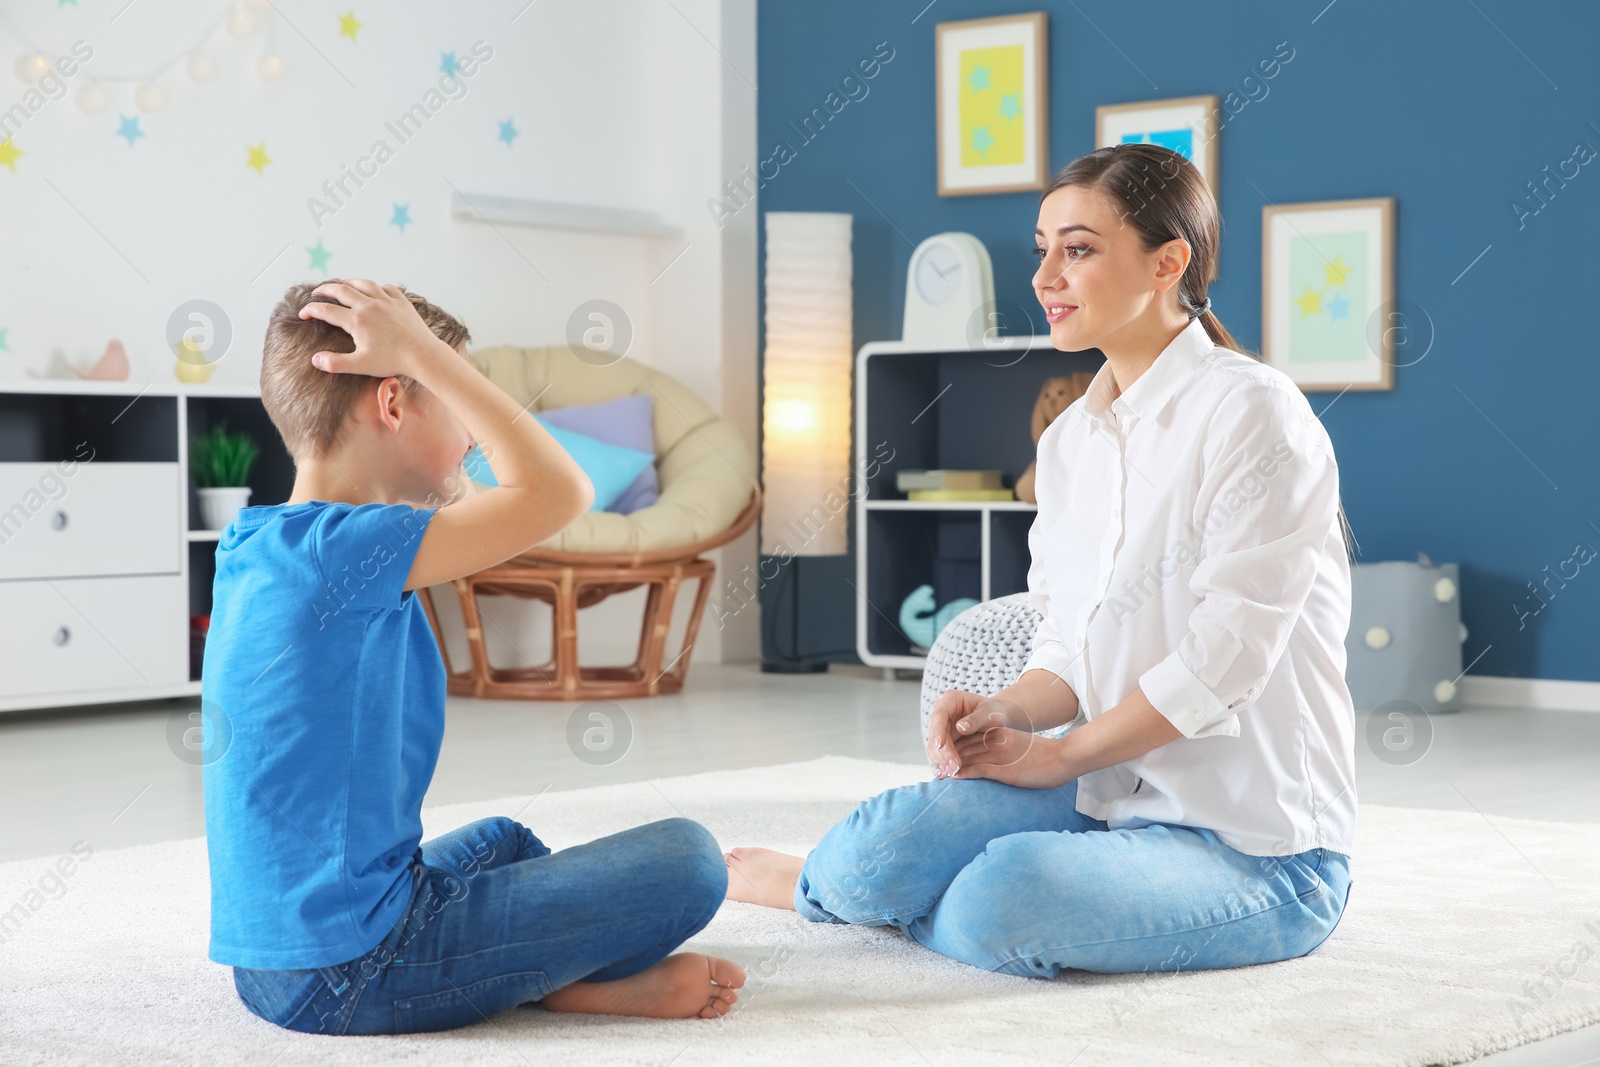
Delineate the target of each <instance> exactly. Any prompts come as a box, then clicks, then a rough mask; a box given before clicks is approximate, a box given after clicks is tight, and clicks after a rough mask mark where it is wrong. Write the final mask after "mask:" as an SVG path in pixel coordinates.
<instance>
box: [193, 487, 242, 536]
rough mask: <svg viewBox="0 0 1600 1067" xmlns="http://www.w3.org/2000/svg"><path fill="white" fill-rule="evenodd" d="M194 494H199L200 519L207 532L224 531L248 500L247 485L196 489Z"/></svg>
mask: <svg viewBox="0 0 1600 1067" xmlns="http://www.w3.org/2000/svg"><path fill="white" fill-rule="evenodd" d="M195 492H197V493H199V494H200V518H201V519H202V520H204V522H205V524H206V525H205V528H206V529H208V530H218V531H220V530H223V529H225V528H226V527H227V525H228V523H230V522H232V521H233V520H234V519H235V518H237V517H238V514H239V509H240V508H242V507H244V506H245V504H247V503H248V502H249V500H250V487H249V486H248V485H240V486H226V487H220V488H214V489H196V490H195Z"/></svg>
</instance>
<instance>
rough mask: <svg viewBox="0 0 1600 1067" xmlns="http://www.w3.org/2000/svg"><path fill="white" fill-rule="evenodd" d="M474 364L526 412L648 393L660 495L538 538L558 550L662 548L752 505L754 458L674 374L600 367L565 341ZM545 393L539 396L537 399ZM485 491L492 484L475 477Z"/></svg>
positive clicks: (505, 348)
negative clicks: (641, 504) (629, 508)
mask: <svg viewBox="0 0 1600 1067" xmlns="http://www.w3.org/2000/svg"><path fill="white" fill-rule="evenodd" d="M471 359H472V364H473V366H475V367H477V368H478V370H479V371H481V372H482V373H483V375H484V377H486V378H488V379H489V380H490V381H491V382H494V384H495V385H498V386H499V387H500V388H501V389H503V390H505V392H506V393H507V394H509V395H510V397H511V398H512V399H513V400H515V401H516V402H517V403H518V404H522V405H524V406H526V407H527V408H528V410H529V411H546V410H549V409H550V408H565V407H573V406H575V405H578V404H599V403H603V402H604V401H607V400H616V399H618V398H619V397H624V396H633V395H637V394H641V393H642V394H647V395H648V396H649V397H650V402H651V408H652V410H653V411H654V413H655V415H654V418H655V427H654V431H655V446H656V471H657V474H658V476H659V478H660V482H661V499H660V500H658V501H657V502H656V503H655V504H653V505H651V506H650V507H647V508H641V509H639V510H638V511H635V512H634V513H633V514H631V515H618V514H615V513H613V512H609V511H591V512H589V513H588V514H586V515H584V516H583V517H582V518H581V519H579V520H578V521H577V522H575V523H573V524H572V525H571V526H569V527H567V528H566V529H565V530H563V531H561V533H559V534H557V535H556V536H555V537H552V538H551V539H550V540H548V541H545V542H544V543H543V544H541V545H539V548H541V549H546V550H552V551H560V552H615V553H622V554H629V553H637V552H657V551H661V550H664V549H672V548H677V547H680V546H685V545H692V544H694V543H695V542H697V541H702V540H704V539H706V538H708V537H713V536H715V535H717V534H720V533H722V532H723V531H724V530H726V529H727V528H728V527H730V526H732V525H733V522H734V520H735V519H736V518H738V517H739V514H740V513H741V512H742V511H743V510H744V509H745V506H746V505H747V504H749V503H750V495H751V492H752V490H753V489H754V487H755V484H756V462H755V456H754V454H753V453H752V452H751V450H750V446H749V445H747V444H746V443H745V442H744V440H743V438H741V437H740V436H739V434H738V432H737V431H735V430H734V428H733V426H732V425H731V424H730V423H728V422H725V421H724V420H723V419H722V418H721V417H720V416H719V415H718V414H717V413H716V412H715V411H713V410H712V408H711V406H710V405H708V404H707V403H706V402H705V401H703V400H701V399H700V398H699V397H697V396H695V395H694V394H693V393H692V392H690V391H689V390H688V389H686V388H684V387H683V386H682V385H681V384H679V383H678V382H677V381H676V380H674V379H673V378H671V377H669V376H667V375H665V374H662V373H661V372H659V371H655V370H651V369H650V368H649V367H646V366H645V365H644V364H642V363H639V362H637V361H635V360H631V359H628V358H626V357H622V358H619V359H618V360H617V361H616V362H615V363H610V364H607V365H605V366H597V365H596V364H593V363H590V362H588V361H586V360H584V359H580V358H578V356H577V355H576V354H574V352H573V351H572V349H571V348H569V347H567V346H566V345H551V346H548V347H544V348H517V347H514V346H511V345H501V346H498V347H495V348H483V349H479V350H477V351H475V352H473V353H472V354H471ZM536 397H537V398H538V399H537V400H535V398H536ZM473 485H474V486H475V487H476V488H477V489H478V490H479V491H482V490H484V489H487V488H488V486H485V485H482V484H481V483H478V482H474V483H473Z"/></svg>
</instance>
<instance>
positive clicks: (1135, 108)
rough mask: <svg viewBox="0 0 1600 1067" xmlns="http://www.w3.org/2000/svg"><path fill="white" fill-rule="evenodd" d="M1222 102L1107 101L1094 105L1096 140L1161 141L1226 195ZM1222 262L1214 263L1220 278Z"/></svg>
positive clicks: (1213, 274) (1107, 143)
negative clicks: (1221, 170) (1220, 165)
mask: <svg viewBox="0 0 1600 1067" xmlns="http://www.w3.org/2000/svg"><path fill="white" fill-rule="evenodd" d="M1221 108H1222V103H1221V100H1220V98H1218V97H1217V96H1216V95H1215V94H1212V95H1210V96H1179V97H1174V98H1172V99H1170V100H1144V101H1140V102H1139V103H1136V104H1106V105H1104V106H1102V107H1097V108H1095V109H1094V144H1095V147H1096V148H1106V147H1109V146H1110V145H1117V144H1158V145H1160V146H1161V147H1162V148H1170V149H1172V150H1173V151H1174V152H1176V153H1178V154H1179V155H1181V156H1182V157H1183V158H1185V159H1187V160H1188V161H1189V162H1190V163H1193V164H1194V165H1195V169H1196V170H1198V171H1199V172H1200V176H1201V177H1203V178H1204V179H1205V180H1206V184H1207V185H1209V186H1210V187H1211V195H1212V196H1214V197H1216V198H1217V200H1218V201H1220V200H1221V199H1222V194H1221V193H1220V192H1219V190H1220V189H1221V188H1222V187H1221V186H1220V185H1218V184H1217V156H1218V152H1217V131H1218V129H1219V128H1220V127H1219V126H1218V124H1217V116H1218V114H1220V113H1221ZM1217 274H1218V264H1217V263H1216V262H1215V261H1213V262H1212V264H1211V277H1210V279H1208V281H1212V282H1214V281H1216V280H1217Z"/></svg>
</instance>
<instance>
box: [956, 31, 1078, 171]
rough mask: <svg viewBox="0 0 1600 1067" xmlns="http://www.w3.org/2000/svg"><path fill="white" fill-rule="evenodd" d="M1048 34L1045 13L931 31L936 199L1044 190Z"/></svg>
mask: <svg viewBox="0 0 1600 1067" xmlns="http://www.w3.org/2000/svg"><path fill="white" fill-rule="evenodd" d="M1048 30H1049V19H1048V16H1047V15H1046V14H1045V12H1043V11H1034V12H1030V13H1028V14H1023V15H1005V16H1002V17H999V18H987V19H966V20H963V21H961V22H941V23H939V24H938V26H937V27H935V29H934V48H933V52H934V86H935V123H934V124H935V127H936V129H937V131H938V134H937V142H938V157H939V195H940V196H969V195H972V194H975V193H1014V192H1023V191H1025V190H1028V189H1043V188H1044V187H1045V182H1046V180H1047V178H1048V176H1049V167H1050V159H1049V156H1050V144H1049V141H1050V135H1049V129H1050V126H1049V118H1050V93H1049V75H1048V65H1049V64H1048V60H1049V57H1048V55H1047V47H1048Z"/></svg>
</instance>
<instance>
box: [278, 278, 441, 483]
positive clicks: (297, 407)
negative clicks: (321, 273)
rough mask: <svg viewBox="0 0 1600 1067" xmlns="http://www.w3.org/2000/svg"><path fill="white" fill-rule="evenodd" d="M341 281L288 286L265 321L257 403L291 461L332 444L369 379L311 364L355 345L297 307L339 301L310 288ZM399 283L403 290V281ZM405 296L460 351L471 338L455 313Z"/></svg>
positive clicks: (411, 387) (412, 383)
mask: <svg viewBox="0 0 1600 1067" xmlns="http://www.w3.org/2000/svg"><path fill="white" fill-rule="evenodd" d="M340 280H341V279H339V278H328V279H326V280H324V281H320V282H300V283H298V284H296V285H291V286H290V287H289V288H288V290H287V291H286V292H285V293H284V294H283V299H282V300H280V301H278V306H277V307H275V308H273V309H272V315H271V317H270V318H269V319H268V320H267V336H266V341H265V343H264V344H263V346H262V353H261V402H262V404H263V405H265V407H266V409H267V414H268V415H269V416H270V417H271V418H272V423H273V425H274V426H276V427H277V428H278V433H279V434H281V435H282V436H283V443H284V445H285V446H286V447H287V448H288V449H289V454H290V455H292V456H293V457H294V460H295V463H296V464H299V463H300V462H301V461H302V460H303V459H305V458H306V456H307V455H308V454H311V455H315V454H320V453H323V452H326V451H327V450H328V449H330V448H332V447H333V445H334V442H336V441H337V440H338V439H339V434H340V432H341V431H342V430H343V429H344V424H345V416H346V415H347V414H348V412H349V410H350V405H351V404H352V403H353V402H354V401H355V400H356V399H357V397H359V396H361V395H362V394H364V393H366V392H367V391H369V390H370V389H371V388H372V385H373V382H374V379H373V378H372V377H371V376H370V375H366V374H330V373H328V372H327V371H325V370H320V369H318V368H317V367H314V366H312V364H311V357H312V356H313V355H315V354H316V353H318V352H323V351H327V352H353V351H354V350H355V347H356V346H355V341H354V340H352V339H351V337H350V335H349V334H348V333H346V332H345V331H344V330H343V329H341V328H340V327H338V326H335V325H333V324H332V323H327V322H323V321H322V320H321V319H302V318H301V317H300V309H301V308H303V307H305V306H306V305H307V304H309V303H312V302H314V301H320V302H323V303H338V301H336V300H334V299H333V298H332V297H330V296H324V295H322V294H321V293H314V292H312V290H313V289H315V288H317V287H318V286H319V285H326V284H328V282H337V281H340ZM400 288H401V290H402V291H403V292H405V286H401V287H400ZM406 297H407V298H408V299H409V300H410V301H411V303H412V306H414V307H415V308H416V309H417V314H419V315H421V316H422V321H423V322H425V323H427V324H428V328H429V329H430V330H432V331H433V332H434V335H435V336H436V337H438V338H439V340H441V341H443V342H444V343H445V344H447V345H449V346H450V347H451V348H454V349H456V350H458V351H459V350H460V349H461V347H462V346H463V345H465V344H466V343H467V342H468V341H470V340H472V335H471V334H469V333H468V332H467V328H466V326H464V325H463V324H462V323H461V320H460V319H458V318H456V317H455V316H454V315H451V314H450V313H449V312H447V311H444V310H443V309H441V308H439V307H436V306H435V305H433V304H430V303H429V302H428V301H426V300H424V299H423V298H422V297H420V296H418V295H417V294H416V293H412V292H406ZM395 377H396V378H398V379H399V381H400V383H401V384H402V385H403V386H404V387H405V391H406V392H407V393H415V392H417V391H418V390H419V389H421V388H422V384H421V383H420V382H418V381H417V380H416V379H414V378H409V377H407V376H405V375H403V374H397V375H395Z"/></svg>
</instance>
